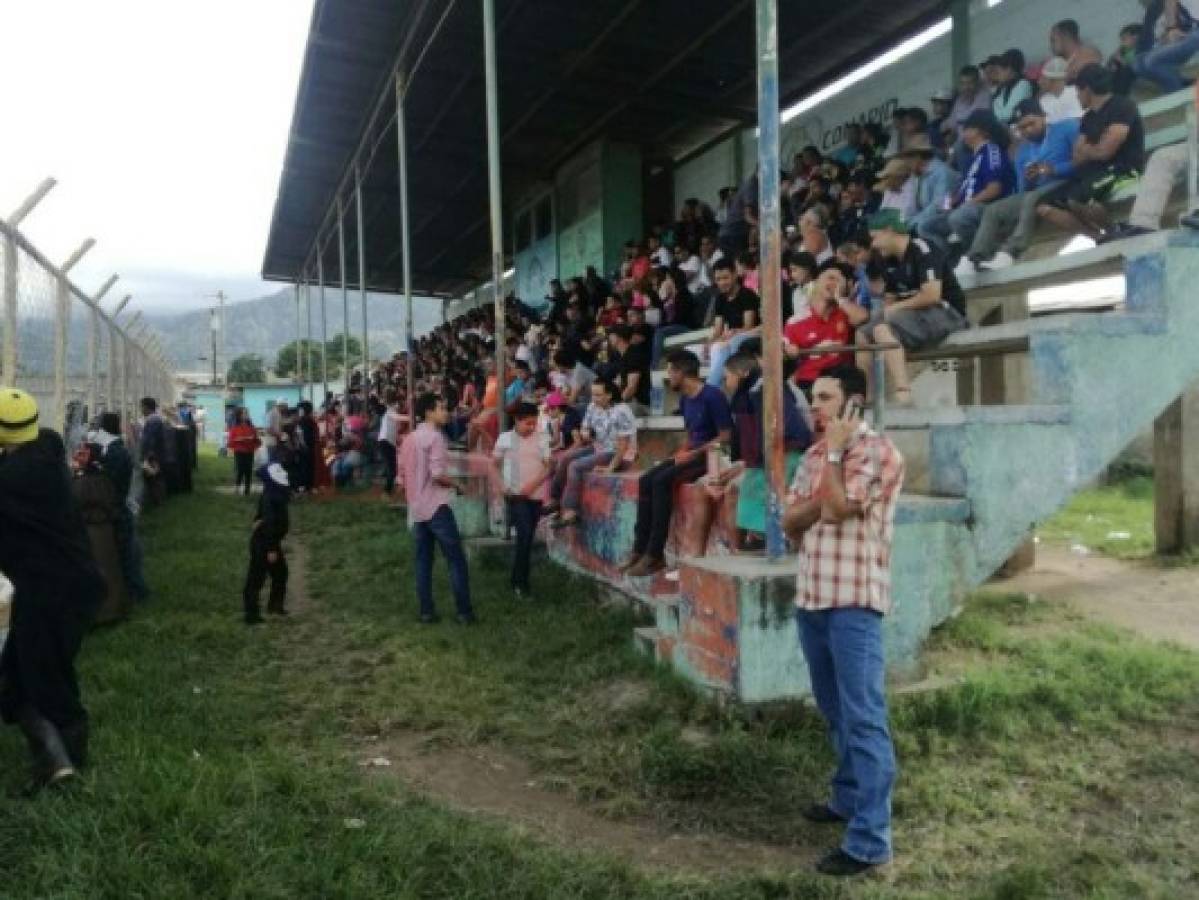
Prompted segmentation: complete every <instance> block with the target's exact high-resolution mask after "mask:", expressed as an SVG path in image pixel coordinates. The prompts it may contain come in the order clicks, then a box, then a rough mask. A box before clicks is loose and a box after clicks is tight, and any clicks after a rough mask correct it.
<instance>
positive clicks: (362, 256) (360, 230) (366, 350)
mask: <svg viewBox="0 0 1199 900" xmlns="http://www.w3.org/2000/svg"><path fill="white" fill-rule="evenodd" d="M354 214H355V217H356V220H357V221H356V225H357V226H358V227H357V232H356V233H357V235H358V294H359V296H360V297H361V299H362V373H363V375H364V376H365V375H369V372H368V369H369V367H370V363H371V338H370V329H369V328H368V326H367V312H366V211H365V210H364V209H363V208H362V173H361V172H360V171H359V169H358V167H357V166H354Z"/></svg>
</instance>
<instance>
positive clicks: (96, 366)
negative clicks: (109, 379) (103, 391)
mask: <svg viewBox="0 0 1199 900" xmlns="http://www.w3.org/2000/svg"><path fill="white" fill-rule="evenodd" d="M120 277H121V276H119V275H110V276H109V277H108V280H107V281H105V282H104V284H103V285H101V287H100V290H98V291H96V295H95V296H94V297H93V298H92V302H91V306H90V307H89V309H90V311H91V315H90V316H89V317H88V321H87V414H88V418H89V419H95V417H96V415H97V414H98V413H99V411H100V405H99V399H100V301H101V300H103V299H104V295H105V294H107V293H108V292H109V291H110V290H112V286H113V285H114V284H116V283H117V280H118V279H119V278H120ZM108 368H109V370H111V369H112V356H111V354H110V355H109V359H108ZM105 399H106V401H107V402H108V403H110V404H111V403H112V398H111V397H106V398H105Z"/></svg>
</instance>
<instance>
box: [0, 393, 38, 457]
mask: <svg viewBox="0 0 1199 900" xmlns="http://www.w3.org/2000/svg"><path fill="white" fill-rule="evenodd" d="M36 438H37V401H36V400H34V399H33V398H32V397H31V396H29V395H28V394H27V393H25V392H24V391H20V390H17V389H16V388H8V387H0V445H4V444H26V443H28V442H29V441H32V440H34V439H36Z"/></svg>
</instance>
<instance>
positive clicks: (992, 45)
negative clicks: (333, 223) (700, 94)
mask: <svg viewBox="0 0 1199 900" xmlns="http://www.w3.org/2000/svg"><path fill="white" fill-rule="evenodd" d="M1141 16H1142V7H1141V5H1140V3H1139V2H1137V0H1058V2H1055V3H1052V4H1046V3H1044V2H1041V0H1004V2H1003V3H1001V4H999V5H998V6H996V7H993V8H990V9H987V8H983V9H979V10H977V11H976V12H975V14H974V15H973V17H972V19H971V27H970V50H971V56H972V59H973V60H974V61H976V62H977V61H979V60H982V59H985V58H986V57H987V56H989V55H990V54H992V53H1001V52H1003V51H1004V50H1006V49H1007V48H1009V47H1017V48H1019V49H1020V50H1022V51H1024V55H1025V56H1026V57H1027V58H1028V61H1029V62H1030V63H1036V62H1040V61H1041V60H1043V59H1044V58H1045V57H1047V56H1048V55H1049V27H1050V26H1051V25H1052V24H1053V23H1054V22H1056V21H1059V20H1060V19H1075V20H1077V21H1078V22H1079V24H1080V26H1081V28H1082V31H1083V36H1084V38H1086V39H1087V40H1089V41H1091V42H1092V43H1095V44H1096V45H1097V46H1098V47H1099V49H1100V50H1102V51H1103V52H1104V53H1105V54H1107V53H1110V52H1111V51H1113V50H1114V49H1115V47H1116V42H1117V41H1116V36H1117V33H1118V32H1119V30H1120V28H1121V27H1122V26H1124V25H1126V24H1128V23H1129V22H1135V21H1140V19H1141ZM784 74H785V73H784ZM953 81H954V74H953V71H952V62H951V54H950V37H949V35H948V34H946V35H943V36H941V37H938V38H937V39H936V40H934V41H932V42H931V43H929V44H928V45H926V46H924V47H923V48H921V49H920V51H919V52H917V53H914V54H912V55H910V56H908V57H907V58H905V59H902V60H900V61H899V62H897V63H893V64H892V65H891V66H889V67H888V68H886V69H883V70H882V71H880V72H878V73H877V74H875V75H873V76H871V77H870V78H867V79H864V80H863V81H861V82H859V83H858V84H856V85H853V86H852V87H850V88H849V89H847V90H845V91H844V92H842V93H840V94H838V95H837V96H836V97H833V98H831V99H829V100H827V101H825V102H824V103H821V104H818V105H817V106H815V107H814V108H813V109H811V110H809V111H808V112H806V113H804V114H803V115H802V116H800V117H799V118H797V119H795V120H793V121H792V122H789V123H786V124H785V125H784V126H783V129H782V132H781V134H780V138H781V141H782V151H783V157H782V158H783V159H784V160H790V159H791V156H792V155H793V154H794V153H795V152H797V151H798V150H799V149H800V148H802V147H803V146H805V145H806V144H814V145H815V146H817V147H819V148H820V149H821V150H822V151H823V152H830V151H832V150H835V149H837V148H838V147H841V146H844V143H845V140H844V125H845V123H846V122H850V121H885V122H889V121H890V114H891V111H892V110H893V109H894V108H895V107H896V106H922V107H924V108H925V109H928V108H929V101H928V98H929V97H930V96H932V93H933V91H935V90H936V89H938V88H948V87H950V86H951V85H952V84H953ZM747 137H748V139H749V141H748V143H747V144H746V145H745V147H746V150H747V152H746V153H745V159H746V160H748V162H747V163H746V166H745V169H746V172H745V173H744V174H748V172H749V171H752V168H753V165H754V160H755V159H756V156H757V147H756V145H754V144H753V140H752V139H753V130H752V129H749V130H747V131H746V132H742V133H741V135H740V136H739V138H732V139H730V140H729V141H726V142H725V143H723V144H720V145H718V146H716V147H714V148H713V149H712V150H709V151H708V152H707V153H704V154H703V155H701V156H698V157H696V158H695V159H694V160H691V161H689V162H688V163H686V164H685V165H682V166H679V167H678V168H677V169H676V170H675V199H676V201H677V202H681V201H682V199H683V198H685V197H698V198H700V199H701V200H704V201H706V202H708V203H713V202H715V200H716V192H717V191H718V190H719V189H720V188H721V187H725V186H728V185H731V184H735V183H737V179H736V178H735V177H734V176H735V175H737V174H738V173H736V172H734V171H733V160H734V156H735V153H734V150H733V147H732V142H733V141H734V140H738V139H739V140H741V141H742V142H745V141H746V139H747Z"/></svg>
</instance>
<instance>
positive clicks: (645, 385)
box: [608, 325, 650, 416]
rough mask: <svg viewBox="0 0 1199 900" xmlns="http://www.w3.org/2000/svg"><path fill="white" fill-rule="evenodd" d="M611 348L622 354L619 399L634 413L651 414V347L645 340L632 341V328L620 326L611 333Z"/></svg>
mask: <svg viewBox="0 0 1199 900" xmlns="http://www.w3.org/2000/svg"><path fill="white" fill-rule="evenodd" d="M608 338H609V340H610V341H611V344H612V348H613V349H614V350H615V351H616V352H617V353H619V354H620V361H619V362H618V363H617V377H616V383H617V386H618V387H619V388H620V397H619V399H620V402H621V403H625V404H628V406H629V408H630V409H631V410H633V414H634V415H638V416H645V415H648V414H649V398H650V348H649V345H648V344H646V343H645V342H643V341H636V342H635V341H634V340H633V329H632V328H630V327H629V326H628V325H618V326H616V327H615V328H613V329H612V330H611V331H609V332H608Z"/></svg>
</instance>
